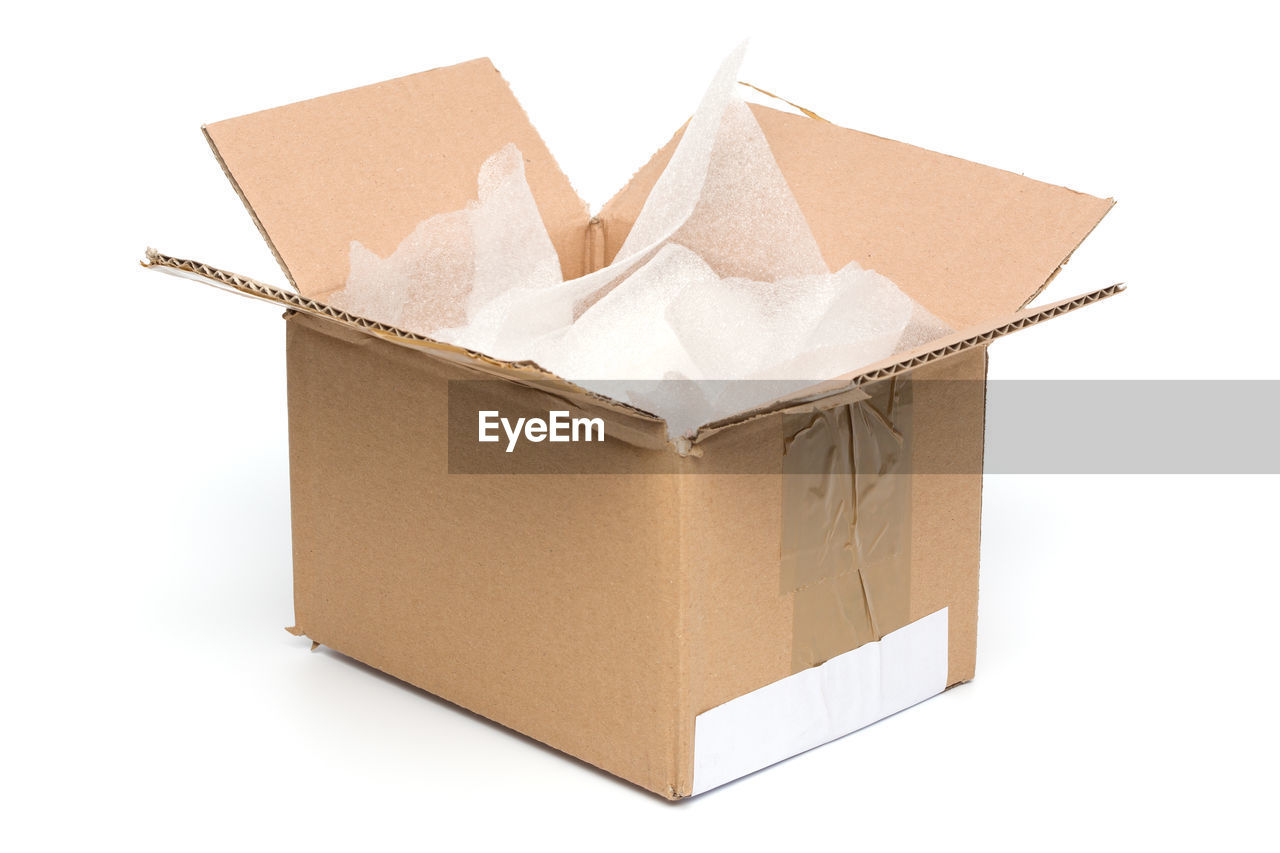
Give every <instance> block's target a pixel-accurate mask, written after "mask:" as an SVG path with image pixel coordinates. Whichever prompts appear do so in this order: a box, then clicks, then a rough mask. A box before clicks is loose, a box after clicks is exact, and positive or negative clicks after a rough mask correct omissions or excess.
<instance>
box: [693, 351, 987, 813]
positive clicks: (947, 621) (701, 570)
mask: <svg viewBox="0 0 1280 853" xmlns="http://www.w3.org/2000/svg"><path fill="white" fill-rule="evenodd" d="M985 376H986V349H985V348H982V349H978V350H975V351H972V352H970V353H965V354H961V355H958V356H956V357H953V358H951V359H948V360H945V361H942V362H938V363H936V364H933V365H929V366H927V367H924V368H920V369H918V370H916V371H914V372H913V373H912V374H911V379H910V381H911V389H910V394H911V404H910V412H911V414H910V424H909V429H910V445H911V471H912V473H911V474H909V475H908V476H905V477H900V478H898V480H899V482H898V483H897V484H896V485H895V486H894V488H892V489H891V490H890V491H889V492H888V493H887V495H888V501H889V502H888V503H886V504H885V508H886V509H891V510H892V511H893V512H900V513H901V514H902V516H903V523H905V524H907V525H908V526H909V533H908V534H907V538H909V544H908V545H907V548H908V551H907V554H905V555H902V554H897V555H895V556H894V558H893V559H891V560H887V561H885V560H882V559H881V558H880V557H878V556H877V555H876V554H875V551H874V549H872V550H866V549H865V547H864V546H863V545H860V544H858V541H857V540H858V538H859V536H860V535H861V532H860V531H859V530H858V529H857V523H856V519H855V518H854V516H856V515H857V513H856V512H855V513H853V514H852V515H848V514H841V513H834V514H833V515H832V518H835V519H839V520H840V521H839V523H841V524H844V523H848V524H850V525H851V526H852V529H851V530H850V531H849V532H848V533H847V535H848V538H849V541H850V542H851V543H852V544H851V547H852V548H853V550H854V552H855V554H856V555H857V556H856V559H866V558H867V557H868V556H870V557H871V558H872V562H873V564H872V565H871V566H867V565H863V566H860V567H859V568H860V571H855V572H852V573H846V572H838V571H833V572H826V573H825V574H824V571H825V570H823V569H821V567H819V568H817V569H814V567H808V568H806V567H804V566H797V565H796V564H795V563H796V554H795V553H794V552H793V553H791V555H790V558H789V559H788V558H787V555H786V554H785V553H784V552H786V551H788V550H789V547H788V544H787V541H788V525H789V524H790V523H792V522H791V521H789V520H788V511H787V509H786V507H787V501H788V497H787V489H788V486H787V482H788V480H794V479H796V478H797V475H796V474H795V473H789V474H786V475H785V476H784V474H783V471H784V469H785V465H786V463H785V462H784V442H786V441H787V439H788V437H789V436H788V427H787V424H786V420H787V418H788V417H789V416H787V415H781V414H778V415H771V416H768V417H764V418H760V419H757V420H754V421H750V422H747V423H745V424H742V425H739V426H736V427H733V428H731V429H727V430H725V431H723V432H721V433H718V434H716V435H714V436H712V437H711V438H710V439H708V441H706V442H705V443H704V444H703V445H702V446H703V455H702V457H701V458H700V459H695V460H691V462H690V466H691V469H695V470H697V471H699V472H700V473H699V474H697V475H691V476H687V477H686V478H685V483H684V485H683V492H684V500H683V508H682V513H681V519H682V521H683V532H682V541H683V554H684V557H683V558H684V561H685V563H686V568H685V570H686V572H688V574H689V577H690V598H689V616H688V624H689V628H688V631H689V636H690V654H689V664H688V672H689V675H688V677H689V690H690V701H689V707H690V712H691V713H692V714H693V715H694V716H695V717H697V716H698V715H701V714H704V713H705V712H707V711H710V710H711V709H713V708H717V707H718V706H721V705H723V704H725V703H728V702H730V701H731V700H735V699H738V698H739V697H745V696H746V695H747V694H752V693H754V692H755V691H759V690H761V689H762V688H765V687H766V686H771V685H777V684H778V683H780V682H782V681H783V680H784V679H786V680H789V677H791V676H796V675H798V674H801V673H806V672H810V671H813V670H817V669H822V668H823V666H821V665H825V664H827V663H829V662H831V661H833V660H835V659H836V658H839V657H841V656H842V655H845V654H847V653H848V652H851V651H852V650H854V649H858V648H864V647H868V646H870V645H872V644H874V643H878V642H879V641H882V640H883V639H884V637H886V636H888V635H890V634H894V635H895V636H896V637H898V638H906V637H909V636H914V635H915V634H917V633H919V632H922V631H924V632H925V634H926V635H927V636H930V637H932V636H933V635H934V634H935V633H936V631H935V628H936V627H937V626H939V625H941V628H942V635H941V638H940V642H941V643H942V645H938V646H931V648H937V649H938V650H939V651H938V652H937V654H938V655H939V657H938V661H939V662H943V665H942V667H941V669H937V668H936V667H935V666H934V664H933V661H932V659H931V658H927V657H926V658H925V659H922V666H923V667H924V668H925V669H926V670H927V671H928V676H929V678H928V679H926V680H927V681H929V683H930V684H933V683H934V681H936V686H935V687H934V689H932V690H931V691H927V692H925V693H923V694H922V695H920V696H918V697H917V698H916V699H915V701H919V698H923V697H924V696H927V695H931V694H932V693H936V692H938V691H939V690H941V689H943V688H944V687H946V686H950V685H952V684H956V683H959V682H961V681H965V680H968V679H970V678H972V677H973V672H974V660H975V655H976V639H977V596H978V545H979V537H980V534H981V510H982V506H981V501H982V475H981V473H980V472H981V465H982V448H983V428H984V420H983V418H984V406H985ZM956 380H965V381H956ZM866 405H877V402H876V399H875V396H874V395H873V397H872V399H871V400H868V401H866V403H865V404H854V405H853V408H854V409H855V410H857V408H858V407H859V406H866ZM867 411H869V410H867ZM897 420H898V423H897V424H896V427H897V428H899V429H901V428H903V427H904V426H905V425H904V423H903V422H902V418H901V416H899V417H898V418H897ZM855 422H856V421H855ZM862 437H863V438H865V433H864V434H863V436H862ZM855 444H856V443H855ZM866 458H867V455H866V454H865V453H864V452H863V451H862V450H859V449H857V448H856V447H855V448H854V450H853V452H852V460H853V465H854V466H855V467H856V466H858V465H860V464H864V463H863V462H860V461H859V460H860V459H862V460H865V459H866ZM745 470H750V471H753V472H761V473H748V474H744V473H741V472H742V471H745ZM899 470H901V469H899ZM720 472H723V473H720ZM907 480H909V484H906V485H905V488H904V483H905V481H907ZM860 488H862V487H861V486H858V485H857V484H856V483H855V484H854V485H853V486H852V487H851V490H854V491H856V490H858V489H860ZM811 491H812V490H811ZM904 492H905V494H904ZM859 499H860V498H859ZM904 499H905V503H904ZM908 504H909V506H908ZM833 505H836V506H838V505H839V501H836V502H834V503H833ZM842 535H844V533H842ZM883 544H884V540H883V539H881V538H877V539H876V546H877V547H878V546H880V545H883ZM903 557H905V560H904V559H902V558H903ZM810 569H813V571H809V570H810ZM868 569H869V571H868ZM886 570H887V571H905V572H907V573H909V577H908V578H889V577H881V576H878V575H882V574H883V571H886ZM805 572H808V575H804V576H802V575H803V573H805ZM815 572H816V574H818V575H823V577H821V578H819V577H816V576H815V574H814V573H815ZM798 573H800V574H798ZM828 574H829V575H830V577H827V576H826V575H828ZM849 578H853V579H854V581H856V582H848V583H846V582H845V581H847V580H848V579H849ZM824 587H828V588H826V589H824ZM903 593H905V594H906V596H907V598H906V600H905V601H899V600H898V598H899V596H900V595H901V594H903ZM817 594H821V595H822V596H823V598H822V601H821V602H818V605H820V606H817V605H815V601H816V599H814V598H813V596H814V595H817ZM877 604H878V605H879V608H877V606H876V605H877ZM886 605H888V606H886ZM944 610H945V611H946V615H945V616H942V617H939V616H938V614H939V613H940V612H941V611H944ZM868 611H870V612H868ZM926 619H928V621H925V620H926ZM816 621H824V622H826V621H829V622H831V625H826V624H823V625H818V624H816ZM844 623H848V624H844ZM913 625H914V626H917V627H915V628H911V629H910V631H905V632H904V629H907V628H910V626H913ZM868 626H869V627H870V633H868V630H867V628H868ZM926 627H927V631H925V628H926ZM846 629H847V630H846ZM814 635H820V636H821V637H823V643H822V644H820V645H818V646H815V645H814V644H813V642H812V641H811V638H812V637H813V636H814ZM942 638H945V639H942ZM833 643H834V644H835V645H833ZM815 648H820V649H822V654H821V655H818V656H817V657H815V656H814V654H815V653H814V649H815ZM867 654H870V653H869V652H868V653H867ZM929 654H933V652H931V651H930V652H929ZM863 657H866V655H865V654H864V655H863ZM819 658H820V659H819ZM875 658H876V660H877V663H876V666H879V665H880V664H879V663H878V661H879V660H880V652H879V650H877V652H876V655H875ZM890 659H898V660H908V659H909V656H906V657H904V656H901V655H899V656H897V657H896V658H892V657H891V658H890ZM864 663H865V662H864ZM846 664H848V661H844V662H843V663H841V664H840V666H841V667H844V668H846V669H847V668H848V666H846ZM935 670H936V674H937V678H936V679H934V678H933V675H934V673H935ZM858 671H859V672H862V673H863V674H865V672H867V671H870V670H866V669H865V668H864V669H862V670H858ZM825 677H827V676H826V675H824V676H822V678H825ZM858 677H863V676H862V675H859V676H858ZM816 680H821V678H819V677H816V676H815V681H816ZM803 689H808V688H807V687H805V688H803ZM909 692H910V691H909ZM918 692H919V690H916V691H915V692H914V693H912V695H913V696H915V695H916V693H918ZM778 695H779V696H784V697H785V693H781V692H780V693H779V694H778ZM778 701H782V703H783V704H786V705H794V704H795V703H794V702H792V701H791V700H790V699H785V698H784V699H780V700H778ZM859 701H861V700H859ZM753 702H754V700H753ZM886 702H887V704H883V705H881V704H879V703H878V702H876V703H872V704H873V705H875V706H876V707H885V708H890V707H892V709H893V710H897V709H898V708H900V707H906V704H900V703H899V704H896V705H895V704H894V703H892V702H888V701H887V700H886ZM765 704H766V705H767V704H768V702H765ZM907 704H910V703H907ZM891 712H892V710H890V711H888V712H887V713H891ZM735 713H736V712H735ZM868 713H870V712H868V711H867V710H866V707H864V706H859V709H858V710H857V713H851V714H850V719H863V718H864V717H866V716H867V714H868ZM726 716H729V715H726ZM876 718H878V717H875V716H874V715H872V716H871V717H870V718H869V719H865V720H864V721H863V722H862V723H861V724H862V725H865V724H866V722H869V721H873V720H874V719H876ZM848 730H852V729H848ZM841 733H843V732H841ZM828 739H829V738H828ZM819 742H821V741H819ZM682 744H683V752H682V762H681V764H682V767H683V770H682V776H681V779H682V780H683V782H684V783H686V784H687V786H688V787H687V790H686V792H690V793H691V792H696V791H701V790H705V789H706V785H705V784H703V783H699V780H697V779H696V778H693V777H694V763H695V762H694V757H695V753H696V750H697V735H696V726H693V727H690V730H689V731H688V732H687V734H686V736H685V737H684V738H683V740H682ZM810 745H814V744H810ZM788 754H790V753H788ZM783 757H785V756H783ZM774 760H778V759H776V758H775V759H774ZM753 769H754V768H753Z"/></svg>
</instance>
